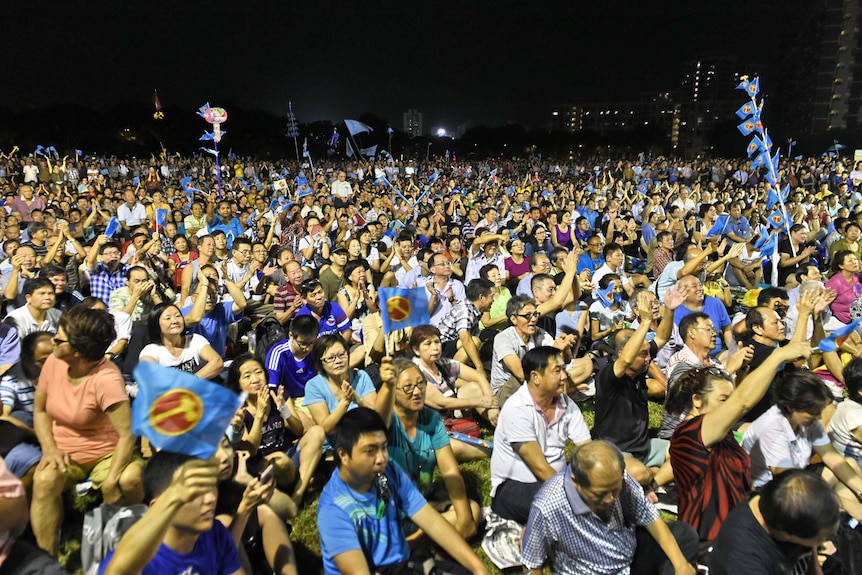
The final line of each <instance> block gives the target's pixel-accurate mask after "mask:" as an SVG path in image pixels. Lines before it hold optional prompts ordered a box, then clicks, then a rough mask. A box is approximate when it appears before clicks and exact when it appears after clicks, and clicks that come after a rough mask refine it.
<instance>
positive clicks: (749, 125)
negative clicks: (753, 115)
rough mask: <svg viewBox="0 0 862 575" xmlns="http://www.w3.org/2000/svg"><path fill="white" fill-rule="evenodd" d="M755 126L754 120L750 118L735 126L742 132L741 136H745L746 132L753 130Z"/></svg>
mask: <svg viewBox="0 0 862 575" xmlns="http://www.w3.org/2000/svg"><path fill="white" fill-rule="evenodd" d="M756 127H757V126H756V125H755V123H754V121H752V120H746V121H744V122H743V123H741V124H740V125H738V126H737V128H739V131H740V132H742V135H743V136H747V135H748V134H750V133H751V132H753V131H754V128H756Z"/></svg>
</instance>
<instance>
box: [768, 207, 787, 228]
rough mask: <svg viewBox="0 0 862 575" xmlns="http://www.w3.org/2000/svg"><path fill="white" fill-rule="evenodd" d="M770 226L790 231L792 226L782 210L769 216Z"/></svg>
mask: <svg viewBox="0 0 862 575" xmlns="http://www.w3.org/2000/svg"><path fill="white" fill-rule="evenodd" d="M768 219H769V225H770V226H772V227H773V228H781V227H784V228H787V229H790V224H788V222H787V218H785V217H784V214H783V213H782V212H781V210H775V211H774V212H772V213H771V214H769V218H768Z"/></svg>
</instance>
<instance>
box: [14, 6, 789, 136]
mask: <svg viewBox="0 0 862 575" xmlns="http://www.w3.org/2000/svg"><path fill="white" fill-rule="evenodd" d="M6 4H7V5H5V6H4V7H3V14H2V16H0V24H2V25H0V30H2V32H0V53H2V54H4V55H5V58H4V63H3V66H2V68H0V70H2V72H0V74H2V77H3V80H2V81H0V105H7V106H12V107H14V108H17V107H22V106H43V105H49V104H51V105H53V104H64V103H79V104H86V105H88V106H91V107H96V108H104V107H110V106H113V105H114V104H117V103H129V102H147V101H148V100H149V98H150V97H151V95H152V90H153V88H157V89H158V90H159V96H160V98H161V101H162V104H163V105H164V106H166V107H169V106H183V107H187V108H192V107H197V106H200V105H201V104H203V103H204V102H205V101H209V102H210V103H211V104H212V105H223V103H224V102H225V101H231V102H235V103H236V105H240V106H243V107H246V108H262V109H265V110H268V111H271V112H275V113H279V114H283V113H284V112H286V110H287V101H288V100H292V101H293V105H294V111H295V112H296V114H297V117H298V119H299V121H300V122H309V121H312V120H316V119H332V120H339V119H342V118H355V117H358V116H359V115H360V114H362V113H364V112H369V111H370V112H374V113H376V114H378V115H379V116H381V117H383V118H386V119H388V120H389V121H390V123H391V124H392V125H393V126H394V127H397V128H400V127H401V114H402V113H403V112H404V111H405V110H407V109H408V108H416V109H419V110H421V111H423V112H424V113H425V124H426V131H427V130H429V129H431V128H433V127H437V126H445V127H447V128H449V129H454V128H456V127H457V126H458V125H459V124H462V123H466V122H471V123H475V124H488V125H500V124H504V123H506V122H517V123H522V124H526V125H528V126H536V127H539V126H542V125H543V123H545V122H546V121H547V120H548V118H549V114H550V107H551V106H552V105H554V104H558V103H564V102H566V101H568V100H570V99H571V98H574V97H605V96H617V97H619V96H623V95H631V96H632V98H633V99H636V98H637V96H638V95H639V94H640V93H641V92H643V91H648V90H659V89H673V88H675V87H676V86H678V84H679V81H680V74H681V62H682V61H684V60H686V59H690V58H693V57H696V56H697V55H699V54H702V53H703V52H706V51H717V50H718V51H721V50H725V51H730V52H732V53H737V54H741V55H742V54H745V55H746V56H745V60H744V61H746V62H747V61H749V60H751V61H754V62H758V65H759V66H760V67H762V68H763V71H764V72H768V70H769V69H770V65H771V63H772V62H773V61H774V60H775V59H776V57H777V56H778V54H777V45H776V42H777V38H778V34H779V33H781V30H782V29H783V28H786V27H788V26H793V22H794V20H795V18H794V16H793V11H794V10H796V11H798V10H800V9H801V8H800V7H801V6H804V0H780V1H779V0H758V1H755V2H738V1H732V2H714V3H706V2H693V1H691V0H689V1H686V2H681V1H670V0H663V1H661V0H653V1H650V2H614V1H608V0H605V1H598V2H590V3H587V2H584V1H582V0H568V1H565V2H563V1H558V0H555V1H548V2H541V1H538V0H535V1H533V2H529V3H528V2H506V1H497V2H486V1H477V0H466V1H464V0H462V1H459V2H451V1H448V0H438V1H436V2H418V1H416V0H413V1H407V2H403V1H402V2H383V1H372V0H369V1H366V2H326V1H324V2H319V1H318V2H296V1H290V0H281V1H278V2H272V1H266V0H262V1H259V2H251V1H249V2H243V1H237V0H234V1H231V2H227V1H219V0H210V1H209V2H197V1H192V0H173V1H170V2H166V1H162V0H154V1H148V2H139V1H132V0H110V1H106V0H88V1H86V2H69V1H68V0H62V1H48V0H43V1H39V0H33V1H31V2H8V3H6ZM752 29H753V30H754V31H756V33H757V38H758V41H757V42H753V41H751V40H748V39H746V33H747V31H748V30H752ZM746 71H747V70H746ZM764 81H766V80H764ZM228 112H230V110H228Z"/></svg>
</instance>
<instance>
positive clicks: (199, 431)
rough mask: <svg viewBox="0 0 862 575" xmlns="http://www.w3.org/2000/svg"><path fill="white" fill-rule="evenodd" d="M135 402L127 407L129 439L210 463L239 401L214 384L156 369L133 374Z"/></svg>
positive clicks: (146, 365) (148, 366)
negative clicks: (141, 439) (143, 440)
mask: <svg viewBox="0 0 862 575" xmlns="http://www.w3.org/2000/svg"><path fill="white" fill-rule="evenodd" d="M134 376H135V381H137V382H138V386H139V391H138V397H137V398H136V399H135V401H134V403H133V404H132V433H134V434H135V435H138V436H142V437H146V438H147V439H149V440H150V443H152V444H153V445H154V446H155V447H156V448H157V449H160V450H162V449H164V450H167V451H173V452H176V453H185V454H186V455H191V456H193V457H198V458H200V459H209V458H210V457H212V456H213V454H214V453H215V452H216V449H218V444H219V442H220V441H221V438H222V437H223V436H224V434H225V431H226V430H227V426H228V424H229V423H230V420H231V418H232V417H233V414H234V413H235V412H236V410H237V408H238V407H239V406H240V404H241V402H242V399H241V398H240V396H238V395H237V394H236V393H234V392H232V391H231V390H229V389H227V388H226V387H222V386H220V385H218V384H217V383H213V382H211V381H206V380H203V379H200V378H199V377H196V376H194V375H192V374H190V373H186V372H184V371H180V370H178V369H174V368H171V367H162V366H160V365H158V364H156V363H150V362H147V361H142V362H140V363H139V364H138V365H137V367H135V371H134Z"/></svg>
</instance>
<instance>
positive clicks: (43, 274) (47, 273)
mask: <svg viewBox="0 0 862 575" xmlns="http://www.w3.org/2000/svg"><path fill="white" fill-rule="evenodd" d="M65 275H66V268H64V267H63V266H61V265H59V264H47V265H45V266H42V269H41V270H39V277H40V278H49V277H51V276H65Z"/></svg>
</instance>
